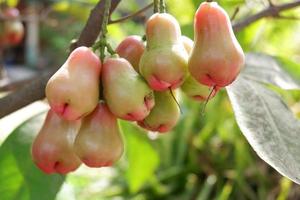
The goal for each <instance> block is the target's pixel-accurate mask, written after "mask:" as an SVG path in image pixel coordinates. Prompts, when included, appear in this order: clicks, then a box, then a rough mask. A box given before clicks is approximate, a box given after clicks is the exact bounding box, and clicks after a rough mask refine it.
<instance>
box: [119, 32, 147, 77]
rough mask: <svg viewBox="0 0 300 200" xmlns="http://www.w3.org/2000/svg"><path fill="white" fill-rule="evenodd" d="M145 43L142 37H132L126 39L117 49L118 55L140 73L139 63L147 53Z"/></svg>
mask: <svg viewBox="0 0 300 200" xmlns="http://www.w3.org/2000/svg"><path fill="white" fill-rule="evenodd" d="M145 48H146V47H145V44H144V41H143V40H142V38H141V37H140V36H137V35H131V36H128V37H126V38H125V39H124V40H123V41H122V42H121V43H120V44H119V45H118V47H117V49H116V52H117V54H118V55H119V56H120V57H122V58H125V59H126V60H128V62H130V64H131V65H132V66H133V68H134V69H135V71H136V72H139V63H140V59H141V56H142V54H143V53H144V51H145Z"/></svg>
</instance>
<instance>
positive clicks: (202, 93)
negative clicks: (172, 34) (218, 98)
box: [181, 36, 219, 101]
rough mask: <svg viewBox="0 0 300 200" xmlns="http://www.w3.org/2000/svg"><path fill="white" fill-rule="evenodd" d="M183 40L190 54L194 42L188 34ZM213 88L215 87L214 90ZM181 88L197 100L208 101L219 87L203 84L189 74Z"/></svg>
mask: <svg viewBox="0 0 300 200" xmlns="http://www.w3.org/2000/svg"><path fill="white" fill-rule="evenodd" d="M181 40H182V42H183V46H184V48H185V50H186V51H187V53H188V54H190V53H191V51H192V49H193V45H194V42H193V41H192V40H191V39H190V38H188V37H186V36H182V37H181ZM211 89H213V91H212V92H211ZM181 90H182V91H183V92H184V93H185V94H186V95H187V96H188V97H190V98H192V99H194V100H196V101H206V100H208V97H209V98H210V99H211V98H213V97H214V96H215V95H216V93H217V92H218V90H219V88H218V87H215V88H211V87H208V86H206V85H202V84H201V83H199V82H198V81H196V80H195V79H194V78H193V77H192V76H191V75H189V76H188V77H187V78H186V80H185V81H184V83H183V84H182V86H181ZM210 93H211V94H210Z"/></svg>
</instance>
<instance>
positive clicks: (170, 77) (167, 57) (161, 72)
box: [140, 13, 188, 91]
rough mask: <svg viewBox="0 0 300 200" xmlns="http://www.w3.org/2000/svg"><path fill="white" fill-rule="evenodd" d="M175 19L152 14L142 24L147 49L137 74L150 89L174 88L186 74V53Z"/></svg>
mask: <svg viewBox="0 0 300 200" xmlns="http://www.w3.org/2000/svg"><path fill="white" fill-rule="evenodd" d="M180 37H181V30H180V26H179V24H178V22H177V20H176V19H175V18H174V17H173V16H172V15H170V14H167V13H155V14H153V15H152V16H151V17H150V18H149V20H148V21H147V24H146V38H147V48H146V51H145V52H144V54H143V55H142V58H141V61H140V73H141V74H142V76H143V77H144V78H145V79H146V80H147V82H148V84H149V85H150V87H151V88H152V89H153V90H156V91H164V90H167V89H168V88H172V89H175V88H178V87H179V86H180V85H181V84H182V83H183V81H184V79H185V77H186V75H187V61H188V55H187V53H186V51H185V49H184V47H183V44H182V42H181V39H180Z"/></svg>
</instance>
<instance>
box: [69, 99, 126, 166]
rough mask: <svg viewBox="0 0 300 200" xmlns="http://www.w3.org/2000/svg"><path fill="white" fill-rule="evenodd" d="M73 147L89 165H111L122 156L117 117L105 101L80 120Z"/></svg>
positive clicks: (122, 147)
mask: <svg viewBox="0 0 300 200" xmlns="http://www.w3.org/2000/svg"><path fill="white" fill-rule="evenodd" d="M74 149H75V152H76V153H77V155H78V156H79V157H80V159H81V160H82V162H83V163H85V164H86V165H87V166H89V167H105V166H111V165H112V164H113V163H114V162H116V161H117V160H119V158H120V157H121V156H122V153H123V149H124V145H123V141H122V137H121V133H120V129H119V126H118V122H117V118H116V117H115V116H114V115H113V114H112V113H111V112H110V110H109V109H108V107H107V105H106V104H105V103H103V102H102V103H99V105H98V106H97V107H96V109H95V110H94V111H93V112H92V113H91V114H90V115H88V116H87V117H85V118H84V119H83V121H82V126H81V128H80V130H79V133H78V135H77V137H76V140H75V144H74Z"/></svg>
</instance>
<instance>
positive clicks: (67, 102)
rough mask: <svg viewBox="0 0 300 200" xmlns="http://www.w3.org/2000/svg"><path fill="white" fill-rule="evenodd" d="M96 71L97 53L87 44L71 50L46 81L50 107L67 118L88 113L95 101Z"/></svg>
mask: <svg viewBox="0 0 300 200" xmlns="http://www.w3.org/2000/svg"><path fill="white" fill-rule="evenodd" d="M100 71H101V62H100V60H99V58H98V57H97V55H95V54H94V53H93V52H92V51H91V50H90V49H89V48H87V47H78V48H77V49H75V50H74V51H73V52H72V53H71V54H70V56H69V58H68V59H67V61H66V62H65V63H64V64H63V66H62V67H61V68H60V69H59V70H58V71H57V72H56V73H55V74H54V75H53V76H52V77H51V78H50V79H49V81H48V83H47V86H46V97H47V99H48V101H49V104H50V106H51V109H52V110H53V111H54V112H56V113H57V114H58V115H59V116H61V117H62V118H64V119H66V120H71V121H72V120H76V119H79V118H81V117H84V116H86V115H87V114H89V113H90V112H92V111H93V110H94V109H95V107H96V106H97V104H98V100H99V82H100Z"/></svg>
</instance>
